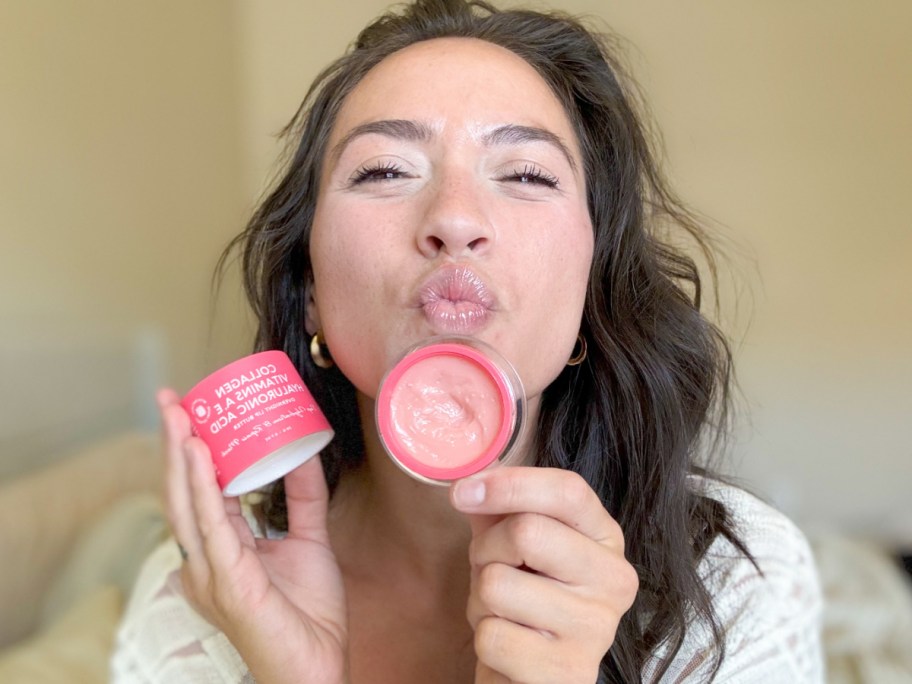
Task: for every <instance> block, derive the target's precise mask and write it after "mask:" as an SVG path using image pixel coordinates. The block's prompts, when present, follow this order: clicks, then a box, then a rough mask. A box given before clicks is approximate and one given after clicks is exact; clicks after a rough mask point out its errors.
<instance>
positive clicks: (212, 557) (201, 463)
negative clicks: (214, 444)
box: [184, 437, 243, 570]
mask: <svg viewBox="0 0 912 684" xmlns="http://www.w3.org/2000/svg"><path fill="white" fill-rule="evenodd" d="M184 447H185V457H186V460H187V464H188V470H189V481H190V494H191V500H192V506H193V511H194V513H195V519H196V525H197V527H198V529H199V535H200V538H201V540H202V547H203V551H204V552H205V555H206V558H207V560H208V561H209V563H210V564H211V565H212V566H215V567H219V568H224V569H226V570H230V569H231V568H233V567H234V566H235V565H236V564H237V563H238V561H239V560H240V556H241V553H242V550H243V549H242V545H241V540H240V538H239V537H238V534H237V532H236V531H235V528H234V526H233V525H232V522H231V520H229V517H228V512H227V510H226V508H225V497H224V496H222V490H221V488H220V487H219V485H218V482H217V481H216V477H215V467H214V466H213V465H212V459H211V457H210V455H209V449H208V448H207V447H206V445H205V443H204V442H203V441H202V440H201V439H199V438H198V437H191V438H190V439H188V440H186V441H185V442H184ZM188 551H189V549H188ZM190 561H191V562H192V561H193V558H192V556H191V558H190Z"/></svg>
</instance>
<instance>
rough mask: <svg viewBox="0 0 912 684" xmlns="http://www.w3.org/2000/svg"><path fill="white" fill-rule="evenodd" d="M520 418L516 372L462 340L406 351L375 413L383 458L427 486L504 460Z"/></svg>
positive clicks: (484, 349)
mask: <svg viewBox="0 0 912 684" xmlns="http://www.w3.org/2000/svg"><path fill="white" fill-rule="evenodd" d="M524 414H525V393H524V392H523V389H522V384H521V382H520V380H519V377H518V376H517V374H516V371H515V370H514V369H513V367H512V366H511V365H510V364H509V363H508V362H507V361H506V360H504V359H503V358H502V357H501V356H500V355H499V354H497V353H496V352H495V351H494V350H493V349H491V348H490V347H489V346H488V345H485V344H484V343H482V342H479V341H478V340H475V339H473V338H468V337H445V338H432V339H431V340H429V341H427V342H425V343H423V344H421V345H419V346H417V347H414V348H412V349H411V350H409V351H408V352H407V353H406V354H405V355H404V356H403V357H402V359H401V360H400V361H399V362H398V363H397V364H396V365H395V366H394V367H393V368H392V369H391V370H390V371H389V372H388V373H387V374H386V376H385V377H384V379H383V381H382V383H381V385H380V392H379V394H378V396H377V408H376V420H377V428H378V432H379V434H380V441H381V443H382V444H383V446H384V448H385V449H386V451H387V453H388V454H389V455H390V457H391V458H392V459H393V461H394V462H395V463H396V464H397V465H398V466H399V467H400V468H402V469H403V470H404V471H405V472H407V473H408V474H409V475H411V476H412V477H414V478H416V479H418V480H421V481H423V482H428V483H431V484H448V483H449V482H451V481H453V480H456V479H459V478H461V477H466V476H468V475H472V474H473V473H477V472H479V471H480V470H483V469H484V468H487V467H488V466H489V465H491V464H492V463H495V462H503V461H504V460H506V459H507V457H508V456H509V454H510V451H511V448H512V447H513V445H514V444H515V442H516V439H517V437H518V436H519V433H520V429H521V427H522V421H523V416H524Z"/></svg>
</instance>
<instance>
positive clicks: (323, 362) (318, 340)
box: [310, 330, 333, 368]
mask: <svg viewBox="0 0 912 684" xmlns="http://www.w3.org/2000/svg"><path fill="white" fill-rule="evenodd" d="M310 358H312V359H313V362H314V364H316V365H317V366H319V367H320V368H332V367H333V360H332V356H330V355H329V347H327V346H326V340H324V339H323V331H322V330H317V332H316V334H315V335H314V336H313V337H311V338H310Z"/></svg>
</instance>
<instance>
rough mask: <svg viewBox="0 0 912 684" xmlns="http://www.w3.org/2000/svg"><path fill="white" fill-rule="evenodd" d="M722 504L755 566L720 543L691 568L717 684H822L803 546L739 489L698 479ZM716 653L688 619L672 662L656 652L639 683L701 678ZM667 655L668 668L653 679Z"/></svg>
mask: <svg viewBox="0 0 912 684" xmlns="http://www.w3.org/2000/svg"><path fill="white" fill-rule="evenodd" d="M698 486H702V487H703V488H704V493H705V494H706V495H707V496H711V497H712V498H714V499H716V500H718V501H720V502H722V503H723V504H724V505H725V507H726V509H727V510H728V512H729V515H730V516H731V518H732V521H733V523H734V527H735V529H736V531H737V534H738V535H739V537H740V539H741V540H742V541H743V542H744V544H745V546H746V547H747V548H748V549H749V550H750V552H751V554H752V555H753V557H754V560H755V561H756V564H757V565H756V567H755V565H754V564H753V563H751V561H750V560H748V559H747V558H745V557H744V555H743V554H742V553H741V552H740V551H738V549H736V548H735V547H734V546H733V545H732V544H731V542H729V541H728V540H727V539H724V538H720V539H717V540H716V541H715V542H714V543H713V544H712V545H711V546H710V548H709V549H708V550H707V553H706V556H705V557H704V559H703V561H702V563H701V565H700V568H699V571H700V576H701V578H702V579H703V582H704V584H705V586H706V587H707V589H708V590H709V594H710V596H712V597H713V606H714V608H715V611H716V616H717V619H718V620H719V623H720V625H721V627H722V630H723V633H724V643H725V653H724V658H723V660H722V663H721V666H720V668H719V670H718V673H717V675H716V678H715V679H714V680H713V681H714V682H718V683H720V684H723V683H724V684H755V683H756V684H760V683H761V682H762V683H763V684H769V683H778V682H782V683H785V682H788V683H789V684H818V683H822V682H823V681H824V674H823V653H822V646H821V616H822V609H823V599H822V593H821V588H820V582H819V580H818V576H817V572H816V568H815V565H814V559H813V555H812V553H811V549H810V546H809V545H808V542H807V540H806V538H805V537H804V535H803V534H802V533H801V531H800V530H798V528H797V527H796V526H795V525H794V524H793V523H792V522H791V521H790V520H789V519H788V518H786V517H785V516H784V515H782V514H781V513H779V512H778V511H776V510H774V509H772V508H771V507H769V506H767V505H766V504H764V503H762V502H761V501H759V500H758V499H756V498H755V497H753V496H751V495H750V494H748V493H746V492H744V491H743V490H740V489H737V488H735V487H730V486H727V485H722V484H720V483H716V482H712V483H709V482H706V481H700V483H699V484H698ZM715 655H716V650H715V648H714V645H713V642H712V633H711V631H710V629H709V628H708V626H706V625H704V624H701V623H699V622H694V623H693V624H692V625H691V627H690V628H689V629H688V632H687V634H686V636H685V640H684V643H683V645H682V647H681V649H680V650H679V651H678V653H677V654H675V655H674V656H673V657H671V656H669V654H668V653H667V651H665V652H663V650H662V649H660V650H659V652H657V653H656V654H655V656H654V657H653V658H652V659H650V660H649V661H648V663H647V666H646V668H645V670H644V677H643V681H644V682H650V683H654V682H660V684H680V683H694V684H695V683H696V682H705V681H708V675H709V673H710V672H711V670H712V666H713V664H714V659H715ZM669 657H670V658H671V660H670V663H669V667H668V670H667V671H666V672H665V674H664V675H663V676H662V677H661V679H657V678H656V673H657V671H658V670H659V669H660V666H661V665H662V664H663V663H664V662H665V661H666V660H668V659H669Z"/></svg>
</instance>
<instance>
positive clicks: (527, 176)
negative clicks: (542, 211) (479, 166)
mask: <svg viewBox="0 0 912 684" xmlns="http://www.w3.org/2000/svg"><path fill="white" fill-rule="evenodd" d="M501 180H506V181H513V182H516V183H521V184H523V185H542V186H544V187H547V188H556V187H557V186H558V180H557V177H556V176H552V175H551V174H550V173H547V172H545V171H544V170H542V169H541V168H539V167H538V166H535V165H534V164H525V165H524V166H523V167H522V168H521V169H519V168H517V169H516V170H514V171H513V172H512V173H508V174H506V175H505V176H503V177H502V178H501Z"/></svg>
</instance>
